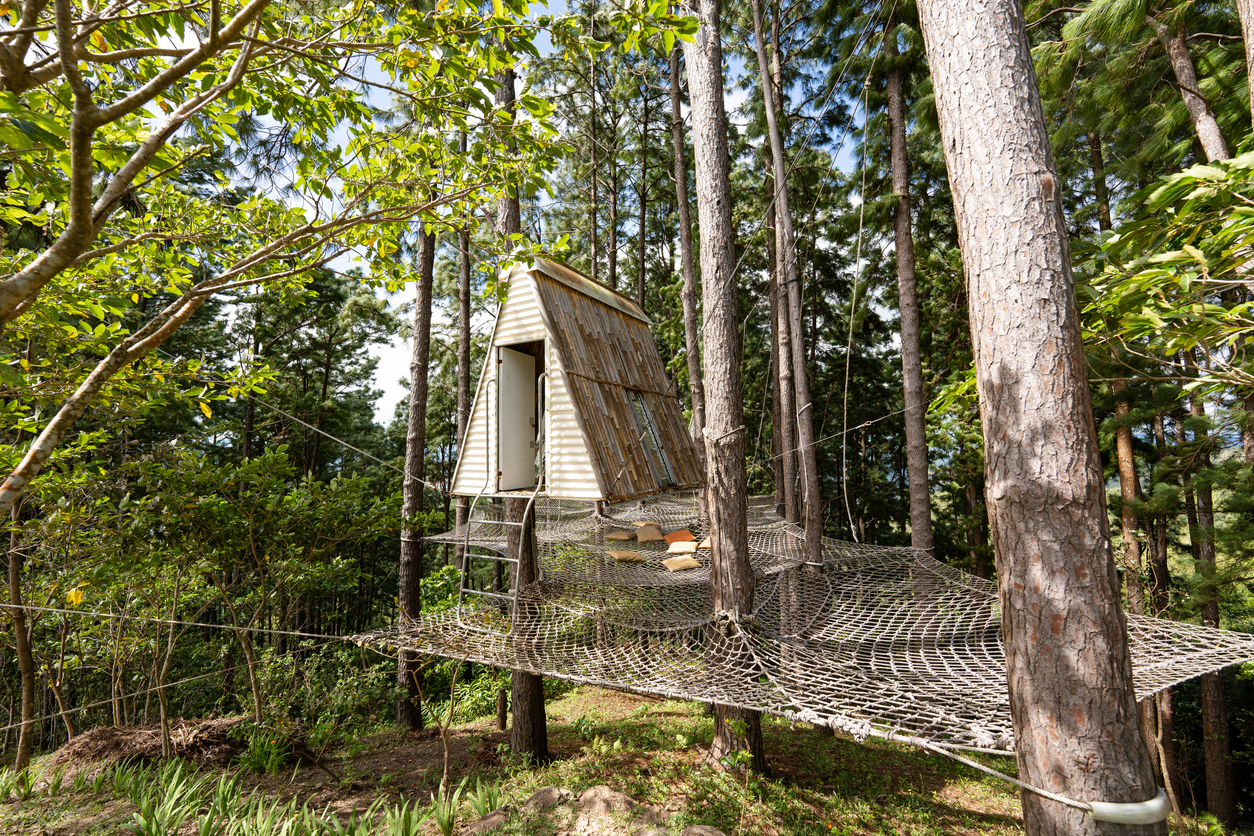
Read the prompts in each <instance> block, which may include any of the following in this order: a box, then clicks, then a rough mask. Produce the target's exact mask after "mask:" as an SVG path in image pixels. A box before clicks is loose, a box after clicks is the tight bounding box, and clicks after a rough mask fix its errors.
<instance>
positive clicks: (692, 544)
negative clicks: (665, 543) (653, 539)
mask: <svg viewBox="0 0 1254 836" xmlns="http://www.w3.org/2000/svg"><path fill="white" fill-rule="evenodd" d="M696 550H697V541H696V540H679V541H678V542H675V543H671V546H670V548H669V549H667V550H666V551H667V552H669V553H670V554H692V553H693V552H695V551H696Z"/></svg>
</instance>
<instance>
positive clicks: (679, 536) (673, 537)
mask: <svg viewBox="0 0 1254 836" xmlns="http://www.w3.org/2000/svg"><path fill="white" fill-rule="evenodd" d="M695 539H697V538H696V537H693V536H692V532H691V531H689V530H688V529H686V528H681V529H679V531H672V532H671V533H670V534H667V535H666V542H668V543H679V542H681V541H683V540H695Z"/></svg>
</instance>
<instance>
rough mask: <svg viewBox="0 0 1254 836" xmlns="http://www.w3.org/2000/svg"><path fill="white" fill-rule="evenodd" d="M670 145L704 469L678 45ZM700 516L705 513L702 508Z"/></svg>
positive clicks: (691, 385) (691, 381)
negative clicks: (672, 153) (673, 160)
mask: <svg viewBox="0 0 1254 836" xmlns="http://www.w3.org/2000/svg"><path fill="white" fill-rule="evenodd" d="M670 76H671V78H670V82H671V84H670V87H671V90H670V92H671V144H672V145H673V146H674V149H675V208H676V212H677V213H678V215H679V261H680V268H681V269H682V270H683V275H684V283H683V288H682V290H681V291H680V301H681V302H682V304H683V306H684V350H685V351H686V353H687V360H688V396H689V398H691V399H692V427H693V435H694V440H695V441H696V444H697V457H698V459H699V460H700V462H701V467H702V468H703V469H704V468H705V436H704V435H702V433H703V432H704V431H705V383H704V381H703V380H702V379H701V337H700V334H699V332H698V330H697V329H698V327H699V326H698V325H697V323H698V321H699V320H700V314H699V312H698V310H697V268H696V264H695V262H694V260H693V255H692V218H691V217H690V216H689V212H688V159H687V148H686V143H685V141H684V117H683V97H682V95H681V93H682V91H681V90H680V87H679V44H678V43H677V44H675V46H674V47H673V48H672V49H671V54H670ZM702 516H705V512H704V510H703V511H702Z"/></svg>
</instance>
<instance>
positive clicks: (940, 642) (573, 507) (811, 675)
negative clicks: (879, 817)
mask: <svg viewBox="0 0 1254 836" xmlns="http://www.w3.org/2000/svg"><path fill="white" fill-rule="evenodd" d="M773 506H774V499H773V498H772V497H760V498H754V499H752V500H750V507H749V559H750V562H751V563H752V565H753V568H754V572H755V577H756V579H757V587H756V590H755V594H754V602H753V608H752V610H751V611H749V612H739V613H719V612H715V611H714V609H713V604H712V600H711V597H710V591H709V576H710V556H709V552H708V551H700V550H698V551H697V552H696V553H695V554H691V555H687V556H690V557H694V558H695V559H696V561H697V563H698V565H697V566H696V567H695V568H691V569H687V570H683V571H677V572H670V571H668V570H667V569H666V568H665V567H664V566H663V565H662V561H663V560H664V559H666V558H667V557H671V556H673V555H670V554H668V552H667V543H666V542H665V541H654V542H644V543H641V542H622V541H621V540H620V539H617V538H619V537H621V536H622V534H619V533H616V532H627V533H630V532H632V531H634V530H635V525H634V524H638V523H656V524H658V525H659V526H660V527H661V529H662V531H663V532H665V533H672V532H676V531H680V530H684V529H686V530H687V531H688V532H690V533H691V535H692V536H693V538H694V539H696V540H698V541H699V540H701V539H702V538H704V537H705V536H706V535H707V534H708V533H709V532H708V529H707V527H706V524H705V522H704V521H703V520H702V519H700V517H699V515H698V505H697V498H696V494H695V493H694V492H673V493H668V494H660V495H658V496H654V497H647V498H644V499H641V500H636V501H632V502H626V503H620V504H617V505H607V506H603V507H602V509H601V512H600V513H599V514H598V513H597V510H596V507H595V505H594V504H593V503H591V502H580V501H574V500H560V499H553V498H540V499H538V500H537V502H536V528H535V530H536V540H537V561H538V564H539V574H540V579H539V580H538V581H537V582H535V583H533V584H531V585H529V586H527V587H525V588H523V589H521V590H518V593H517V594H518V606H517V615H516V617H515V618H514V620H513V621H512V622H511V621H510V610H509V609H508V607H506V608H502V607H501V606H500V605H499V602H497V601H493V600H488V601H487V603H483V604H476V605H467V606H463V608H462V610H461V612H460V613H459V612H457V611H456V610H455V609H454V608H449V609H440V610H432V611H426V612H423V613H421V614H419V615H418V617H417V618H409V617H402V619H401V621H400V623H399V624H398V625H396V626H395V627H393V628H390V629H387V630H381V631H377V632H373V633H368V634H363V635H358V636H353V637H351V639H350V640H351V641H353V642H355V643H357V644H359V645H362V646H367V647H373V648H376V649H381V650H386V651H388V652H397V651H400V650H409V651H414V652H418V653H424V654H430V655H436V656H444V657H449V658H455V659H467V660H469V661H471V662H475V663H479V664H484V665H490V666H494V667H499V668H507V669H512V670H521V671H526V672H528V673H535V674H540V675H543V676H549V677H553V678H557V679H565V680H568V681H572V682H576V683H581V684H588V685H596V686H601V687H606V688H611V689H616V690H621V691H629V692H634V693H641V694H649V695H655V696H661V697H670V698H675V699H685V700H695V701H701V702H714V703H720V704H723V705H728V706H733V707H737V708H744V709H750V710H755V711H763V712H766V713H768V714H772V715H775V716H778V717H782V718H785V719H787V720H789V721H803V722H808V723H812V724H815V725H822V726H828V727H831V728H834V729H840V730H841V731H844V732H846V733H848V734H850V735H851V736H853V737H854V738H855V739H857V740H865V739H866V738H867V737H872V736H874V737H878V738H882V739H886V740H897V741H901V742H903V743H909V744H913V745H916V746H920V747H922V748H924V749H927V750H928V751H935V752H938V753H942V754H947V755H948V754H951V753H955V754H956V752H958V751H963V750H966V751H974V752H986V753H992V754H1002V755H1006V754H1013V750H1014V737H1013V732H1012V727H1011V720H1010V710H1009V702H1008V698H1007V693H1006V680H1005V652H1004V648H1003V645H1002V641H1001V625H1000V606H999V603H998V598H997V588H996V584H994V583H993V582H992V581H988V580H984V579H981V578H976V577H974V576H972V575H969V574H967V573H965V572H962V571H960V570H957V569H954V568H953V567H951V566H948V565H946V564H943V563H941V562H940V561H937V560H936V559H934V558H933V557H931V556H930V555H929V554H927V553H926V552H923V551H919V550H915V549H911V548H890V547H878V546H869V545H863V544H856V543H846V542H839V541H836V540H830V539H826V538H825V539H824V541H823V563H822V565H821V566H819V565H807V563H806V550H805V534H804V531H803V530H802V529H801V528H799V527H798V526H795V525H791V524H789V523H786V522H784V521H782V520H781V519H779V517H778V516H776V514H775V511H774V507H773ZM502 513H503V509H502V508H501V507H500V506H495V505H491V504H488V503H484V504H483V505H481V506H479V507H477V508H475V509H474V513H473V514H472V515H471V519H470V521H469V522H468V523H467V525H468V526H469V530H467V529H466V528H465V527H462V528H460V529H458V530H455V531H450V532H447V533H445V534H440V535H436V536H434V537H429V538H427V539H428V540H429V541H433V542H437V543H462V542H468V543H469V545H470V546H471V551H472V552H476V551H478V552H479V553H488V554H497V555H503V554H505V553H506V551H507V548H508V547H507V538H508V535H509V534H510V533H512V532H516V531H517V529H516V528H513V527H510V526H508V525H504V524H503V523H504V522H505V521H504V519H503V518H502V517H501V514H502ZM611 552H617V553H619V556H620V557H621V556H622V554H621V553H622V552H628V553H631V554H633V555H635V557H633V558H630V559H631V560H632V561H633V562H623V561H620V560H619V559H617V558H616V557H615V556H614V555H611ZM470 561H471V565H473V563H474V559H473V557H472V558H470ZM484 574H485V578H486V575H487V573H484ZM469 580H470V582H471V583H474V582H476V579H475V578H473V577H472V578H470V579H469ZM483 582H484V583H490V580H484V581H483ZM1127 621H1128V634H1129V643H1130V648H1131V653H1132V660H1133V673H1134V679H1135V683H1134V684H1135V689H1136V694H1137V698H1138V699H1145V698H1146V697H1148V696H1150V695H1152V694H1155V693H1157V692H1159V691H1162V690H1164V689H1166V688H1169V687H1171V686H1172V685H1175V684H1177V683H1179V682H1183V681H1185V680H1187V679H1191V678H1193V677H1196V676H1200V675H1202V674H1205V673H1209V672H1211V671H1215V670H1218V669H1220V668H1223V667H1225V666H1227V665H1230V664H1236V663H1240V662H1244V661H1248V660H1251V659H1254V637H1251V636H1249V635H1245V634H1242V633H1235V632H1231V631H1227V630H1219V629H1215V628H1208V627H1202V626H1199V625H1195V624H1187V623H1184V622H1176V621H1167V620H1163V619H1156V618H1149V617H1145V616H1136V615H1128V616H1127ZM466 625H473V626H478V627H481V628H483V629H482V630H473V629H468V627H467V626H466ZM964 762H965V760H964ZM972 763H974V762H972ZM987 769H988V768H987V767H983V768H982V771H985V770H987ZM994 771H995V770H994ZM997 774H998V775H999V776H1000V777H1004V778H1006V779H1007V780H1011V781H1012V782H1014V783H1016V784H1017V785H1019V786H1021V787H1024V788H1025V789H1029V790H1030V791H1032V792H1036V793H1038V794H1040V795H1042V796H1043V797H1045V798H1050V799H1052V800H1055V801H1059V803H1066V804H1069V806H1072V807H1075V808H1077V809H1083V810H1085V811H1086V812H1087V813H1089V814H1091V815H1095V816H1096V815H1104V814H1103V813H1101V812H1100V810H1098V807H1100V805H1101V803H1100V802H1092V803H1089V802H1083V801H1073V800H1071V799H1067V800H1065V801H1064V800H1062V799H1063V797H1062V796H1057V794H1054V793H1050V792H1049V791H1047V790H1043V789H1041V788H1036V787H1028V786H1026V785H1024V784H1023V783H1022V782H1019V781H1017V779H1011V778H1010V777H1009V776H1005V775H1002V773H997ZM1145 804H1150V805H1151V806H1152V805H1153V802H1152V800H1151V802H1142V805H1145ZM1094 805H1098V806H1097V807H1095V806H1094ZM1126 806H1127V805H1115V807H1117V808H1118V807H1126ZM1133 806H1135V805H1133ZM1102 809H1106V808H1102ZM1137 809H1141V808H1137ZM1095 811H1096V812H1095ZM1114 814H1118V815H1124V814H1127V811H1126V810H1125V811H1124V812H1123V813H1119V812H1118V811H1116V813H1114ZM1155 814H1156V813H1155ZM1137 815H1144V812H1143V811H1142V812H1141V813H1137Z"/></svg>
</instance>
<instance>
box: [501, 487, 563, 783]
mask: <svg viewBox="0 0 1254 836" xmlns="http://www.w3.org/2000/svg"><path fill="white" fill-rule="evenodd" d="M524 511H527V500H525V499H507V500H505V513H506V519H508V520H511V521H514V522H521V523H523V525H522V526H521V527H517V526H513V527H510V529H509V535H508V549H509V555H510V556H511V557H516V558H517V559H518V571H517V574H516V575H515V577H514V583H515V584H516V585H517V588H518V589H519V590H520V591H521V590H525V589H526V588H527V587H528V586H530V585H531V584H533V583H535V582H536V580H537V578H538V577H539V572H538V571H537V566H536V559H537V555H536V527H535V522H536V509H535V506H532V507H531V509H530V512H529V513H527V515H526V517H525V518H524V517H523V512H524ZM525 606H526V604H525V603H524V600H523V598H522V597H520V599H519V603H518V620H519V621H520V622H522V621H525V620H531V619H534V618H536V617H537V614H536V613H529V612H526V611H525V610H524V607H525ZM515 638H516V640H518V641H524V642H531V641H534V637H533V636H532V637H526V636H523V635H521V634H520V632H519V630H518V625H515ZM510 685H511V687H510V707H511V708H512V709H513V713H514V725H513V728H512V729H511V734H510V748H511V749H512V750H513V752H514V754H515V755H521V756H523V757H525V758H527V759H528V760H529V761H530V762H531V763H532V764H533V765H537V766H538V765H541V764H546V763H548V762H549V761H551V760H552V759H553V758H552V756H551V755H550V754H549V732H548V722H547V719H546V718H545V715H544V678H543V677H541V676H538V675H536V674H533V673H524V672H523V671H514V673H513V676H512V678H511V681H510ZM498 706H499V700H498Z"/></svg>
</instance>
